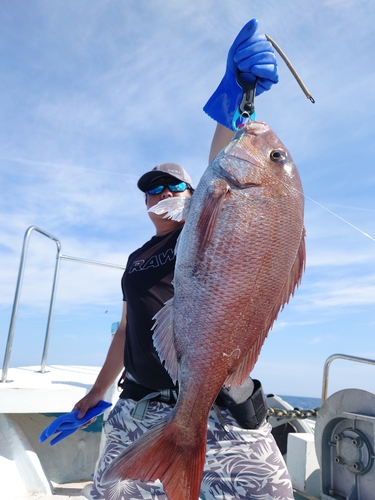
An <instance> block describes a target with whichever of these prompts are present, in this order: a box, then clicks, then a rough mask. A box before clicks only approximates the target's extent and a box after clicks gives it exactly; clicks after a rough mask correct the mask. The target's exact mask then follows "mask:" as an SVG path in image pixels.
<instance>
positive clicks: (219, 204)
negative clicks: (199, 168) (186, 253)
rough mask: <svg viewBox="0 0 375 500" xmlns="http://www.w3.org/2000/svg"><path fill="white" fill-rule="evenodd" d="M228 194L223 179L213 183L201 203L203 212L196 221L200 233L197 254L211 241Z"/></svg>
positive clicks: (227, 187) (228, 190)
mask: <svg viewBox="0 0 375 500" xmlns="http://www.w3.org/2000/svg"><path fill="white" fill-rule="evenodd" d="M229 192H230V187H229V185H228V184H227V183H226V182H225V181H224V180H223V179H220V180H218V181H215V182H214V183H213V185H212V186H211V188H210V189H209V190H208V193H207V195H206V199H205V200H204V202H203V210H202V212H201V214H200V217H199V220H198V230H199V231H200V236H199V238H198V242H197V243H198V244H197V246H198V252H201V251H203V250H204V249H205V248H206V246H207V244H208V243H209V241H210V240H211V237H212V234H213V232H214V229H215V227H216V223H217V221H218V218H219V215H220V213H221V210H222V208H223V204H224V201H225V199H226V197H227V196H228V194H229Z"/></svg>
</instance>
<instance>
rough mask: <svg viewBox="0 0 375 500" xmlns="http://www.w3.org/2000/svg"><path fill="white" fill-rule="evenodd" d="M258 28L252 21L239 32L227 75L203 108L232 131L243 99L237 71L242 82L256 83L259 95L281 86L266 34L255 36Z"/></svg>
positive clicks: (254, 20) (230, 50)
mask: <svg viewBox="0 0 375 500" xmlns="http://www.w3.org/2000/svg"><path fill="white" fill-rule="evenodd" d="M257 27H258V21H257V20H256V19H252V20H251V21H249V22H248V23H247V24H246V25H245V26H244V27H243V28H242V30H241V31H240V32H239V34H238V35H237V37H236V39H235V40H234V42H233V44H232V46H231V48H230V49H229V53H228V57H227V67H226V72H225V75H224V77H223V79H222V81H221V82H220V84H219V86H218V88H217V89H216V91H215V92H214V93H213V95H212V96H211V97H210V99H209V100H208V102H207V103H206V105H205V106H204V108H203V109H204V111H205V112H206V113H207V114H208V115H209V116H211V118H213V119H214V120H216V121H217V122H218V123H220V124H221V125H224V126H225V127H227V128H230V129H231V128H232V119H233V115H234V113H235V111H236V109H237V108H238V105H239V103H240V101H241V97H242V89H241V87H240V86H239V85H238V83H237V81H236V72H237V69H238V70H239V72H240V76H241V78H242V79H243V80H245V81H248V82H252V81H255V79H257V86H256V95H259V94H261V93H263V92H265V91H266V90H269V89H270V88H271V87H272V85H274V84H275V83H277V82H278V78H279V77H278V73H277V61H276V57H275V53H274V50H273V47H272V45H271V43H270V42H269V41H268V40H267V39H266V37H265V36H264V35H263V34H260V33H256V30H257Z"/></svg>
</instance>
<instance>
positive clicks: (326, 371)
mask: <svg viewBox="0 0 375 500" xmlns="http://www.w3.org/2000/svg"><path fill="white" fill-rule="evenodd" d="M335 359H345V360H347V361H356V362H357V363H366V364H368V365H375V360H373V359H367V358H359V357H357V356H349V355H347V354H332V356H330V357H329V358H328V359H327V360H326V362H325V363H324V371H323V385H322V404H323V403H324V401H325V400H326V399H327V393H328V374H329V369H330V366H331V363H332V361H334V360H335Z"/></svg>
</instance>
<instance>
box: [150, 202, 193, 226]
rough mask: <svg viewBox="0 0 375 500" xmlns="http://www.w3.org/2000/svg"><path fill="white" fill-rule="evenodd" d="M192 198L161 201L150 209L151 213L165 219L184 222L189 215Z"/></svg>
mask: <svg viewBox="0 0 375 500" xmlns="http://www.w3.org/2000/svg"><path fill="white" fill-rule="evenodd" d="M190 204H191V196H176V197H174V198H166V199H164V200H161V201H159V203H157V204H156V205H154V206H153V207H151V208H149V209H148V211H149V212H153V213H154V214H157V215H163V214H164V217H163V219H171V220H175V221H178V222H180V221H182V220H183V219H185V218H186V216H187V214H188V213H189V209H190Z"/></svg>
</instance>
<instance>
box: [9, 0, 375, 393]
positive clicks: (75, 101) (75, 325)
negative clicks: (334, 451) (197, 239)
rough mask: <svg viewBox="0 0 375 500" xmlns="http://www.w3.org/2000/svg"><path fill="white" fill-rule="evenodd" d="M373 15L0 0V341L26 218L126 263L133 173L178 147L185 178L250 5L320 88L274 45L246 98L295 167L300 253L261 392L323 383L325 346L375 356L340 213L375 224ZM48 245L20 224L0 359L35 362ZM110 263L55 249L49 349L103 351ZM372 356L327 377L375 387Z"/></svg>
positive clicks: (109, 315) (364, 269)
mask: <svg viewBox="0 0 375 500" xmlns="http://www.w3.org/2000/svg"><path fill="white" fill-rule="evenodd" d="M374 16H375V5H374V4H373V2H371V1H370V0H362V1H361V0H321V1H320V2H307V1H303V2H296V1H294V2H292V1H284V2H280V1H277V0H267V1H250V0H249V1H247V2H244V1H243V0H228V1H226V2H217V1H215V0H206V1H205V2H198V1H196V0H189V1H182V0H181V1H176V0H152V1H150V0H149V1H145V0H121V1H120V0H112V1H109V0H80V1H79V2H77V1H76V0H53V1H50V0H30V1H27V2H25V1H22V0H3V2H2V8H1V11H0V22H1V26H2V29H1V31H0V66H1V67H0V74H1V79H0V86H1V95H2V98H1V100H0V112H1V117H2V119H1V122H0V140H1V145H2V147H1V150H0V179H1V180H0V182H1V197H0V207H1V208H0V235H1V236H0V273H1V280H0V293H1V301H0V302H1V303H0V355H1V356H3V354H2V353H3V352H4V349H5V343H6V338H7V335H8V329H9V321H10V315H11V308H12V303H13V298H14V291H15V286H16V280H17V273H18V266H19V259H20V253H21V248H22V242H23V237H24V233H25V231H26V229H27V228H28V227H29V226H32V225H37V226H38V227H40V228H42V229H44V230H46V231H47V232H49V233H51V234H53V235H54V236H56V237H57V238H58V239H59V240H60V241H61V245H62V253H63V254H64V255H68V256H74V257H79V258H83V259H92V260H97V261H104V262H112V263H116V264H125V263H126V260H127V256H128V254H129V253H130V252H131V251H132V250H134V249H135V248H137V247H138V246H139V245H140V244H142V243H143V242H144V241H145V240H146V239H148V238H149V237H150V236H152V234H153V226H152V224H151V222H150V221H149V219H148V216H147V214H146V211H145V206H144V200H143V196H142V193H140V192H139V191H138V190H137V188H136V181H137V179H138V177H139V176H140V175H141V174H142V173H144V172H145V171H147V170H149V169H151V168H152V167H153V166H154V165H156V164H158V163H162V162H166V161H174V162H178V163H181V164H183V165H184V166H185V168H186V169H187V170H188V171H189V172H190V173H191V175H192V177H193V179H194V182H195V183H197V182H198V180H199V178H200V176H201V174H202V173H203V171H204V169H205V168H206V166H207V158H208V151H209V146H210V141H211V137H212V134H213V131H214V127H215V123H214V122H213V121H212V120H211V119H210V118H209V117H207V116H206V115H205V114H204V112H203V111H202V107H203V105H204V104H205V102H206V101H207V99H208V98H209V97H210V95H211V93H212V92H213V91H214V89H215V88H216V86H217V84H218V82H219V81H220V79H221V77H222V75H223V72H224V69H225V61H226V54H227V51H228V49H229V47H230V45H231V43H232V41H233V39H234V37H235V36H236V34H237V32H238V31H239V30H240V28H241V27H242V26H243V25H244V24H245V23H246V22H247V21H248V20H249V19H251V18H253V17H256V18H257V19H258V20H259V27H260V30H261V31H263V32H266V33H267V34H269V35H270V36H271V37H272V38H273V39H275V40H276V41H277V43H278V44H279V45H280V46H281V47H282V48H283V50H284V51H285V52H286V54H287V55H288V57H289V59H290V60H291V61H292V63H293V64H294V66H295V67H296V69H297V71H298V72H299V74H300V75H301V77H302V78H303V80H304V82H305V84H306V85H307V87H308V88H309V90H310V92H311V93H312V95H313V96H314V98H315V100H316V104H311V103H310V102H309V101H308V100H307V99H306V97H305V96H304V95H303V93H302V92H301V90H300V89H299V87H298V85H297V83H296V82H295V81H294V79H293V77H292V76H291V74H290V73H289V71H288V70H287V68H286V67H285V64H284V63H283V61H282V60H281V59H280V58H279V68H280V83H279V84H278V85H276V86H274V87H273V89H272V90H271V91H270V92H267V93H265V94H263V95H261V96H259V97H258V98H257V100H256V111H257V118H258V119H259V120H262V121H265V122H267V123H268V124H269V125H270V126H271V128H272V129H273V130H274V131H275V132H276V134H277V135H278V136H279V137H280V139H281V140H282V141H283V142H284V144H285V145H286V147H287V148H288V149H289V151H290V152H291V155H292V156H293V159H294V161H295V163H296V165H297V167H298V169H299V172H300V175H301V178H302V183H303V186H304V191H305V194H306V213H305V219H306V230H307V269H306V273H305V275H304V278H303V282H302V285H301V286H300V288H299V289H298V291H297V293H296V295H295V297H294V298H293V299H292V300H291V302H290V304H289V305H287V306H286V308H285V310H284V311H283V312H282V313H281V314H280V316H279V319H278V321H277V323H276V324H275V325H274V328H273V330H272V331H271V332H270V334H269V337H268V339H267V340H266V344H265V346H264V348H263V351H262V353H261V356H260V358H259V361H258V363H257V366H256V368H255V370H254V376H256V377H258V378H259V379H261V380H262V381H263V385H264V387H265V389H266V391H267V392H275V393H279V394H289V395H301V396H319V395H320V393H321V383H322V370H323V364H324V361H325V360H326V358H327V357H328V356H329V355H331V354H333V353H336V352H341V353H345V354H353V355H355V356H363V357H367V358H375V343H374V339H373V331H374V326H375V241H374V240H373V239H371V238H369V237H367V236H365V235H363V234H362V233H361V232H360V231H358V230H357V229H355V228H354V227H353V226H355V227H356V228H359V229H360V230H362V231H363V232H365V233H367V234H368V235H370V236H371V237H372V238H375V198H374V192H375V171H374V168H373V161H374V160H373V152H372V147H373V144H374V135H375V132H374V131H375V118H374V108H375V91H374V85H375V66H374V64H373V48H374V46H375V32H374V30H373V19H374ZM312 200H313V201H312ZM317 203H318V204H317ZM322 206H323V207H325V208H322ZM326 209H327V210H328V211H327V210H326ZM331 212H333V213H334V214H337V216H339V217H340V218H338V217H336V216H335V215H333V214H332V213H331ZM342 219H344V220H345V221H348V222H349V223H350V224H352V226H350V225H348V224H347V223H345V222H344V221H343V220H342ZM55 253H56V247H55V245H54V243H53V242H52V241H50V240H48V239H46V238H43V237H42V236H40V235H39V234H37V233H34V234H33V235H32V237H31V240H30V246H29V254H28V261H27V268H26V272H25V277H24V285H23V291H22V297H21V305H20V309H19V316H18V321H17V325H16V331H15V339H14V344H13V350H12V357H11V366H24V365H37V364H38V363H40V359H41V355H42V349H43V340H44V333H45V327H46V321H47V312H48V304H49V294H50V290H51V287H52V274H53V267H54V263H55ZM120 278H121V271H119V270H113V269H103V268H99V267H93V266H88V265H80V264H76V263H72V262H67V261H62V263H61V270H60V278H59V285H58V294H57V300H56V306H55V315H54V320H53V325H52V337H51V343H50V350H49V356H48V363H50V364H88V365H101V364H102V362H103V360H104V356H105V353H106V350H107V348H108V344H109V341H110V330H111V324H112V323H113V322H115V321H118V320H119V319H120V315H121V307H122V296H121V289H120ZM374 370H375V368H373V367H368V366H364V365H358V366H357V365H353V366H352V365H351V364H349V363H347V362H346V363H345V362H336V364H335V365H334V366H333V367H332V377H331V381H330V392H331V391H332V390H336V389H339V388H342V387H348V386H354V387H360V388H364V389H369V390H373V389H374V386H373V384H372V383H371V380H374Z"/></svg>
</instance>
